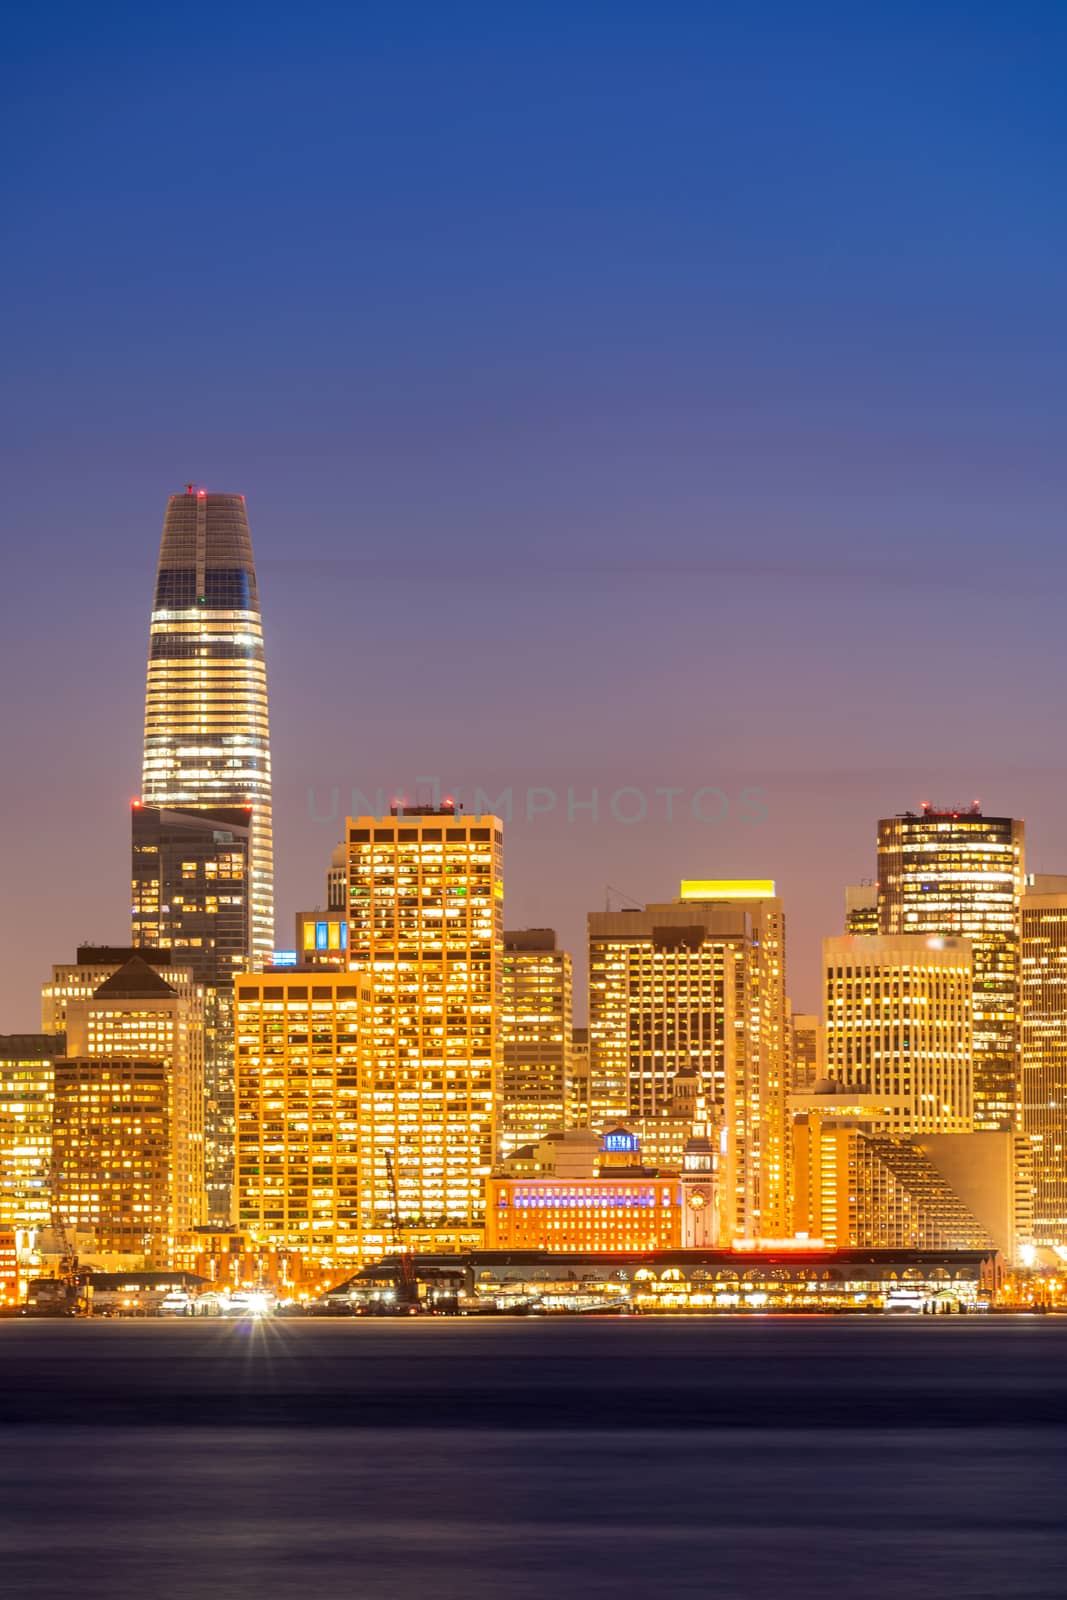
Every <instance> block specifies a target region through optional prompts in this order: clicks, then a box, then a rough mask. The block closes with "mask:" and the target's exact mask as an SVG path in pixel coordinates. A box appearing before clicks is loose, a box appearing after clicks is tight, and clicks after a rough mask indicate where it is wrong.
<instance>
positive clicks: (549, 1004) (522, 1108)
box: [497, 928, 572, 1155]
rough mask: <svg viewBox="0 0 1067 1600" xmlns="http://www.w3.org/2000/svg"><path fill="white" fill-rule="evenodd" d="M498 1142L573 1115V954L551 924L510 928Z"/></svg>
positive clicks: (507, 1146) (508, 1146)
mask: <svg viewBox="0 0 1067 1600" xmlns="http://www.w3.org/2000/svg"><path fill="white" fill-rule="evenodd" d="M501 1014H502V1044H501V1072H500V1093H499V1095H498V1096H497V1149H498V1153H499V1154H501V1155H508V1154H510V1152H511V1151H512V1150H514V1149H515V1147H516V1145H521V1144H526V1143H528V1142H529V1141H530V1140H531V1139H533V1140H537V1139H540V1137H541V1136H542V1134H544V1133H547V1132H548V1130H549V1129H550V1128H561V1127H562V1126H563V1124H564V1121H565V1119H566V1099H567V1084H568V1081H569V1079H570V1071H571V1047H572V1023H571V958H570V956H569V955H568V953H567V951H566V950H559V949H557V948H556V935H555V933H554V931H553V930H552V929H551V928H523V929H517V930H514V931H511V932H509V931H505V933H504V981H503V998H502V1002H501Z"/></svg>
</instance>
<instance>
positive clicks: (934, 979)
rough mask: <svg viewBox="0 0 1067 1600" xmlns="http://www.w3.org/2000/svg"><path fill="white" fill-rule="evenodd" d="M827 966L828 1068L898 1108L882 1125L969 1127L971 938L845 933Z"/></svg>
mask: <svg viewBox="0 0 1067 1600" xmlns="http://www.w3.org/2000/svg"><path fill="white" fill-rule="evenodd" d="M823 967H824V970H825V975H826V1034H825V1052H826V1056H825V1060H826V1072H827V1075H828V1076H829V1077H830V1078H832V1079H834V1080H835V1081H836V1082H837V1083H841V1084H846V1085H847V1086H848V1087H849V1088H850V1089H855V1090H857V1091H858V1092H860V1093H862V1094H866V1095H873V1096H878V1097H881V1098H884V1100H885V1101H886V1103H887V1105H891V1106H892V1110H891V1111H889V1112H888V1113H887V1116H886V1118H885V1119H884V1120H883V1121H882V1123H881V1124H880V1125H879V1131H888V1132H892V1133H894V1134H918V1133H969V1132H971V1130H972V1128H973V1126H974V1112H973V1082H972V1044H971V1037H972V1010H971V946H970V943H969V942H968V941H967V940H966V939H953V938H943V937H941V936H940V935H936V934H932V935H929V936H923V935H921V934H900V935H897V936H888V935H886V936H883V935H871V934H866V935H864V934H855V935H853V934H844V935H843V936H841V937H839V938H832V939H824V940H823Z"/></svg>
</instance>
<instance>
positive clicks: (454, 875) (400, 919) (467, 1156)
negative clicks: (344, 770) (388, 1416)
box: [348, 804, 504, 1248]
mask: <svg viewBox="0 0 1067 1600" xmlns="http://www.w3.org/2000/svg"><path fill="white" fill-rule="evenodd" d="M502 856H503V829H502V825H501V823H500V821H499V819H498V818H496V817H492V816H467V815H463V814H459V813H457V812H456V811H455V809H454V808H453V807H452V806H449V805H447V804H446V805H444V806H442V807H441V808H440V809H433V808H430V807H425V808H416V809H414V810H413V811H404V812H403V813H402V814H399V813H394V814H393V815H392V816H391V817H388V818H385V819H382V818H375V817H366V816H365V817H356V818H350V819H349V822H348V873H349V878H348V884H349V887H348V902H349V919H350V921H349V936H348V959H349V964H350V967H351V969H352V970H353V971H356V972H362V973H366V974H367V975H368V976H369V977H370V979H371V983H372V988H373V1002H372V1003H373V1010H374V1063H373V1069H372V1070H373V1074H374V1086H375V1087H374V1092H373V1094H372V1095H371V1094H368V1096H367V1097H366V1099H365V1101H364V1102H363V1103H362V1104H361V1108H360V1115H361V1123H362V1129H363V1139H364V1143H363V1145H362V1148H363V1150H364V1158H363V1160H362V1161H361V1164H360V1183H361V1185H362V1186H363V1190H364V1193H365V1194H366V1195H367V1197H368V1200H367V1203H368V1205H373V1207H374V1214H375V1220H376V1223H377V1225H378V1228H379V1237H380V1239H381V1241H382V1242H383V1243H385V1244H388V1242H389V1238H390V1231H389V1217H390V1211H391V1202H390V1177H389V1165H390V1163H392V1168H393V1173H394V1175H395V1180H396V1197H397V1204H398V1209H399V1215H400V1221H401V1224H402V1226H403V1228H404V1230H405V1237H406V1238H407V1239H408V1240H409V1241H413V1240H414V1239H416V1238H419V1239H420V1240H425V1241H427V1242H426V1243H423V1244H421V1245H420V1248H432V1247H434V1246H435V1245H440V1247H441V1248H458V1245H457V1243H456V1241H457V1240H458V1239H460V1238H469V1237H471V1236H472V1235H476V1233H477V1230H480V1229H481V1228H482V1227H483V1226H484V1219H485V1179H486V1178H487V1177H488V1175H489V1172H490V1169H491V1167H492V1162H493V1150H494V1093H495V1087H496V1082H497V1078H498V1074H499V1068H500V994H501V988H500V984H501V971H500V967H501V954H502V946H503V911H502V902H503V894H504V883H503V865H502Z"/></svg>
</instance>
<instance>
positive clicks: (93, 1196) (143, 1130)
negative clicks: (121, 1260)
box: [53, 1055, 174, 1267]
mask: <svg viewBox="0 0 1067 1600" xmlns="http://www.w3.org/2000/svg"><path fill="white" fill-rule="evenodd" d="M170 1107H171V1084H170V1069H169V1068H168V1067H167V1065H166V1064H165V1063H164V1062H163V1061H162V1060H159V1059H158V1058H157V1059H156V1060H153V1061H145V1060H133V1059H130V1058H129V1057H128V1056H121V1057H117V1058H114V1059H112V1058H108V1057H100V1056H97V1057H95V1058H90V1057H88V1056H85V1055H80V1056H74V1057H68V1058H65V1059H63V1060H60V1061H57V1062H56V1068H55V1102H54V1109H53V1150H54V1161H55V1201H56V1209H57V1213H58V1215H59V1216H60V1217H62V1219H63V1222H64V1225H65V1226H69V1227H70V1228H71V1229H72V1230H73V1231H74V1232H75V1233H76V1234H82V1233H91V1234H92V1236H93V1239H94V1242H95V1249H96V1250H98V1251H101V1252H107V1253H110V1252H117V1253H119V1254H121V1255H129V1256H134V1257H139V1258H141V1259H142V1260H143V1261H145V1262H147V1263H148V1264H149V1265H150V1266H156V1267H162V1266H165V1265H166V1264H167V1256H168V1252H169V1247H170V1238H171V1234H172V1230H173V1227H174V1205H173V1200H174V1188H173V1181H172V1178H173V1167H172V1162H173V1149H174V1132H173V1126H172V1123H171V1113H170Z"/></svg>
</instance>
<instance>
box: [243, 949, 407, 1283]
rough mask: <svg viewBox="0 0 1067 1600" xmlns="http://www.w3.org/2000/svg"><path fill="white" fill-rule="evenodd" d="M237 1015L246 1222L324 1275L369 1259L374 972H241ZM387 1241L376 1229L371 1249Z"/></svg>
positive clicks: (262, 1241) (263, 1240)
mask: <svg viewBox="0 0 1067 1600" xmlns="http://www.w3.org/2000/svg"><path fill="white" fill-rule="evenodd" d="M235 1018H236V1033H237V1047H236V1075H237V1214H238V1222H239V1226H240V1227H241V1229H243V1230H246V1231H247V1232H248V1234H250V1235H251V1237H252V1238H253V1239H254V1240H255V1241H256V1243H257V1244H258V1245H266V1246H269V1247H270V1248H272V1249H275V1250H283V1251H295V1252H298V1253H299V1255H300V1256H301V1257H302V1259H303V1260H304V1261H305V1262H306V1263H309V1264H312V1265H314V1266H315V1267H318V1268H320V1269H323V1270H327V1271H329V1270H334V1269H338V1268H343V1267H345V1266H347V1265H351V1264H352V1263H354V1262H357V1261H360V1260H362V1259H364V1245H363V1232H364V1226H363V1224H364V1209H365V1207H366V1200H365V1197H364V1195H363V1193H362V1190H361V1185H360V1160H361V1149H360V1141H361V1133H362V1129H361V1125H360V1117H361V1100H364V1099H365V1100H366V1101H367V1103H368V1104H372V1103H373V1096H374V1077H373V1074H372V1073H371V1071H370V1070H369V1065H368V1063H369V1062H370V1060H371V1050H370V1047H371V1033H370V1028H371V1012H370V990H369V986H368V984H367V980H366V978H364V977H360V976H358V975H357V974H355V973H333V972H327V971H318V970H315V971H294V972H269V973H262V974H253V975H250V976H245V977H240V978H238V979H237V983H236V989H235ZM386 1194H387V1191H386V1192H385V1193H383V1200H384V1199H385V1198H386ZM390 1242H391V1239H390V1237H389V1235H388V1234H386V1236H385V1238H384V1240H383V1238H382V1236H381V1234H379V1235H378V1236H377V1237H376V1238H375V1240H374V1245H375V1248H377V1249H378V1253H379V1254H380V1253H381V1250H382V1249H383V1248H388V1245H389V1243H390Z"/></svg>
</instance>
